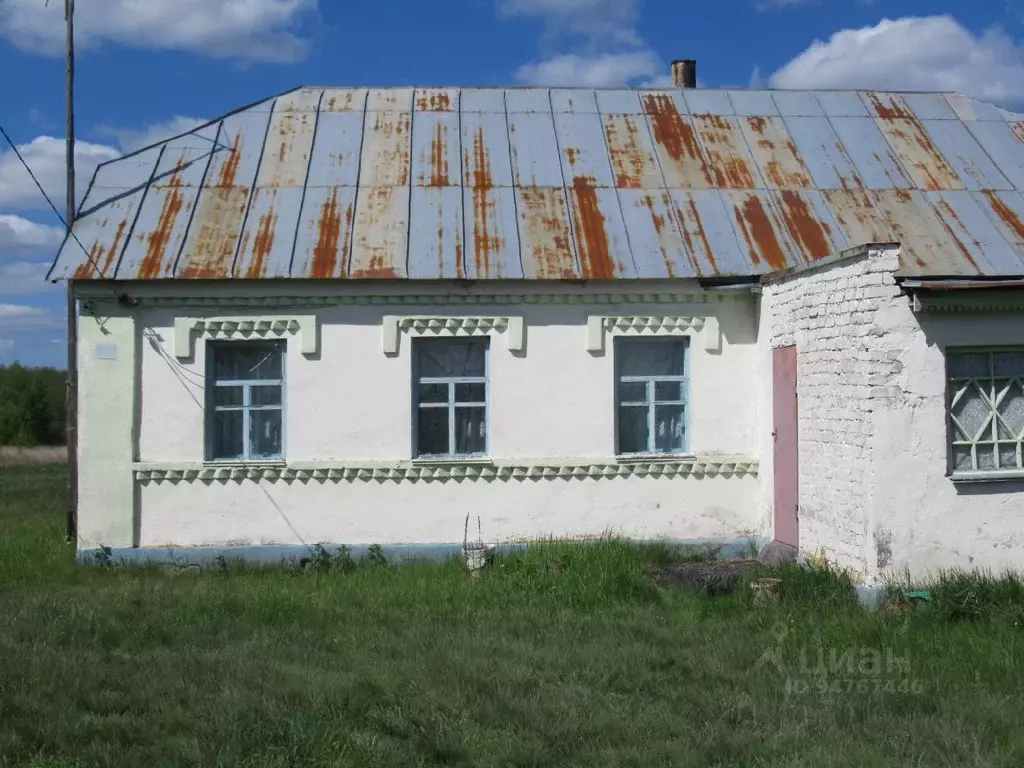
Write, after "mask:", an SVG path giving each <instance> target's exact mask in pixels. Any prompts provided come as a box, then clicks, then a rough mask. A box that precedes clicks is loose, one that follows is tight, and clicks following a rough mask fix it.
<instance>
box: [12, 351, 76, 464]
mask: <svg viewBox="0 0 1024 768" xmlns="http://www.w3.org/2000/svg"><path fill="white" fill-rule="evenodd" d="M66 385H67V372H66V371H61V370H58V369H56V368H26V367H25V366H23V365H19V364H18V363H14V364H13V365H0V445H18V446H32V445H63V444H64V442H65V435H64V423H65V417H66V408H65V400H64V397H65V387H66Z"/></svg>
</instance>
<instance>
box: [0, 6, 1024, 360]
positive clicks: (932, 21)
mask: <svg viewBox="0 0 1024 768" xmlns="http://www.w3.org/2000/svg"><path fill="white" fill-rule="evenodd" d="M63 5H64V3H63V0H49V4H48V6H47V4H46V0H0V72H2V73H4V74H3V76H2V77H0V124H2V125H3V126H4V128H5V129H6V130H7V132H8V133H9V134H10V135H11V136H12V138H13V139H14V141H15V142H16V143H17V144H18V145H19V146H20V147H21V149H22V151H23V154H24V155H25V156H26V158H27V159H28V161H29V163H30V165H32V167H33V169H34V170H35V171H36V173H37V174H38V176H39V177H40V179H41V180H42V182H43V184H44V186H45V187H46V189H47V192H48V193H49V194H50V196H51V197H52V199H53V200H54V201H55V202H56V203H57V205H58V207H59V208H62V207H63V199H64V187H63V174H64V170H63V153H64V145H63V138H62V136H63V125H64V90H63V89H64V62H63V58H62V56H63V41H64V20H63ZM77 5H78V12H77V15H76V26H77V32H78V47H79V58H78V64H77V71H78V83H77V86H78V92H77V108H76V109H77V130H78V138H79V140H80V142H81V143H80V145H79V148H78V155H77V157H78V161H77V164H78V173H79V181H80V183H81V191H83V192H84V188H85V185H86V184H87V183H88V180H89V177H90V176H91V174H92V171H93V169H94V168H95V166H96V164H97V163H98V162H102V161H104V160H109V159H112V158H115V157H117V156H118V155H119V154H120V153H122V152H125V151H130V150H132V149H133V148H136V147H138V146H144V145H145V144H147V143H152V142H153V141H157V140H159V139H161V138H164V137H166V136H168V135H172V134H174V133H180V132H182V131H185V130H189V129H190V128H192V127H193V126H194V125H196V124H198V122H199V121H201V120H204V119H208V118H213V117H216V116H217V115H220V114H222V113H224V112H228V111H230V110H231V109H234V108H236V107H238V106H241V105H243V104H247V103H250V102H253V101H257V100H259V99H262V98H265V97H267V96H269V95H272V94H274V93H277V92H280V91H284V90H287V89H289V88H292V87H294V86H296V85H482V86H490V85H494V86H501V85H524V84H538V85H590V86H594V87H601V86H621V85H642V84H648V83H652V84H662V83H664V82H665V79H666V75H667V72H668V67H669V62H670V61H671V60H672V59H674V58H695V59H697V60H698V64H699V79H700V84H701V85H702V86H704V87H721V86H732V87H747V86H759V85H760V86H776V87H785V88H803V87H807V88H813V87H829V88H878V89H893V90H902V89H907V90H956V91H961V92H965V93H969V94H972V95H974V96H977V97H979V98H983V99H986V100H988V101H992V102H996V103H998V104H1000V105H1002V106H1005V107H1008V108H1011V109H1016V110H1018V111H1024V2H1021V1H1020V0H974V2H963V0H960V1H959V2H952V1H948V0H941V1H940V0H934V1H928V0H716V1H715V2H696V0H433V2H422V1H420V2H417V1H416V0H376V1H375V2H358V3H357V2H338V0H145V2H137V0H77ZM60 239H61V231H60V229H59V222H57V220H56V218H55V216H54V215H53V214H52V212H50V211H49V209H48V207H47V205H46V202H45V201H44V200H43V198H42V197H41V196H40V195H39V194H38V192H37V191H36V190H35V189H34V187H32V186H31V182H30V181H29V180H28V178H27V177H26V176H25V175H24V173H23V171H22V170H21V169H20V167H19V165H18V164H17V162H16V160H15V158H14V156H13V153H12V152H10V151H9V149H8V148H7V147H6V146H3V145H0V363H8V362H12V361H14V360H18V361H21V362H22V363H25V364H28V365H58V366H60V365H62V364H63V359H64V354H65V350H64V347H63V340H62V333H63V330H62V329H63V327H64V293H63V285H58V286H50V285H48V284H47V283H45V282H44V281H43V275H44V274H45V271H46V268H47V267H48V266H49V262H50V261H51V260H52V258H53V255H54V252H55V250H56V246H57V245H59V243H60Z"/></svg>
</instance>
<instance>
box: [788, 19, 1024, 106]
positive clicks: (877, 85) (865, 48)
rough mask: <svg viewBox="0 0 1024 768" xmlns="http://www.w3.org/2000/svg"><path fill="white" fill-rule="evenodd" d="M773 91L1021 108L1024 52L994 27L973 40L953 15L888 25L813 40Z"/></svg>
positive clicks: (792, 62)
mask: <svg viewBox="0 0 1024 768" xmlns="http://www.w3.org/2000/svg"><path fill="white" fill-rule="evenodd" d="M771 84H772V85H773V86H774V87H776V88H863V89H878V90H921V91H958V92H960V93H966V94H969V95H972V96H976V97H978V98H980V99H984V100H987V101H992V102H996V103H1001V104H1020V103H1024V46H1021V45H1018V44H1016V43H1015V42H1014V41H1013V40H1012V39H1011V38H1010V37H1009V36H1008V35H1007V34H1006V33H1005V32H1003V31H1002V30H1001V29H999V28H996V27H993V28H991V29H989V30H988V31H986V32H984V33H983V34H980V35H975V34H973V33H972V32H971V31H970V30H968V29H966V28H964V27H963V26H961V25H960V24H959V23H958V22H957V21H956V19H954V18H953V17H951V16H910V17H906V18H901V19H895V20H891V19H883V20H882V21H880V22H879V23H878V24H877V25H875V26H873V27H863V28H861V29H844V30H841V31H839V32H836V33H835V34H834V35H832V37H830V38H829V39H828V41H821V40H815V41H814V43H813V44H812V45H811V46H810V47H809V48H808V49H807V50H806V51H804V52H803V53H801V54H800V55H799V56H797V57H796V58H795V59H793V60H792V61H790V62H789V63H788V64H786V65H785V66H784V67H782V68H781V69H780V70H779V71H778V72H776V73H775V74H774V75H772V78H771Z"/></svg>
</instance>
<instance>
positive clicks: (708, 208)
mask: <svg viewBox="0 0 1024 768" xmlns="http://www.w3.org/2000/svg"><path fill="white" fill-rule="evenodd" d="M669 194H670V195H671V196H672V203H673V205H674V207H675V213H676V222H677V224H678V225H679V231H680V233H681V234H682V236H683V241H684V242H685V243H686V251H687V254H688V256H689V257H690V259H691V263H692V264H693V267H694V270H695V271H696V272H697V274H699V275H701V276H703V277H716V276H722V275H739V274H743V273H744V272H747V271H749V270H750V266H751V263H752V262H751V260H750V256H749V254H748V251H747V249H746V248H745V247H744V248H741V246H740V243H739V241H738V240H737V239H736V228H735V227H736V222H735V218H734V216H733V210H732V208H731V207H730V206H726V203H725V200H724V193H722V192H719V191H718V190H711V189H698V190H692V191H684V190H672V191H671V192H670V193H669ZM759 271H764V270H759Z"/></svg>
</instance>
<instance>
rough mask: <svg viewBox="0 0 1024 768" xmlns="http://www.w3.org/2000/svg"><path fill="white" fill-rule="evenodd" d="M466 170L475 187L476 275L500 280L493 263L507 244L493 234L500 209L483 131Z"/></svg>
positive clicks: (479, 131) (475, 141)
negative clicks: (493, 268)
mask: <svg viewBox="0 0 1024 768" xmlns="http://www.w3.org/2000/svg"><path fill="white" fill-rule="evenodd" d="M466 169H467V176H469V177H470V178H468V179H467V182H468V183H469V184H470V185H471V186H472V187H473V259H474V263H475V265H476V273H477V275H478V276H480V277H497V276H498V275H496V274H492V272H491V268H492V264H491V259H492V258H495V257H497V255H498V254H499V253H500V251H501V250H502V249H503V248H504V247H505V244H504V242H503V241H502V240H501V239H500V238H498V237H497V233H496V232H494V231H492V229H493V222H492V219H493V218H494V217H495V216H496V214H497V206H496V204H495V202H494V201H493V200H492V199H491V189H492V188H493V187H494V179H493V177H492V175H491V153H490V150H488V149H487V147H486V146H485V145H484V129H483V128H482V127H481V128H477V129H476V133H475V134H474V136H473V151H472V155H470V152H469V150H468V149H467V150H466ZM470 169H471V170H470Z"/></svg>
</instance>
